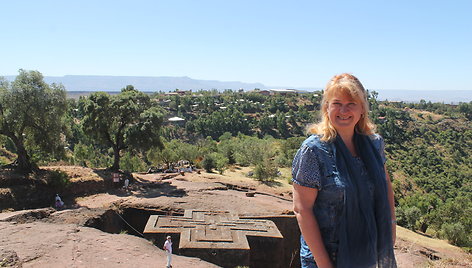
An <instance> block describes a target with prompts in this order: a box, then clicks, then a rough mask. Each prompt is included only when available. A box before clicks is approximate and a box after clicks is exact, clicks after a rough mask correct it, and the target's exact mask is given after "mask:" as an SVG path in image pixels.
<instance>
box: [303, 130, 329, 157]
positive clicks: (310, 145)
mask: <svg viewBox="0 0 472 268" xmlns="http://www.w3.org/2000/svg"><path fill="white" fill-rule="evenodd" d="M300 149H301V151H310V152H311V153H314V154H316V155H319V154H323V153H327V154H330V153H331V152H332V148H331V143H329V142H325V141H322V140H321V136H320V135H317V134H312V135H311V136H309V137H308V138H306V139H305V141H303V143H302V145H301V146H300Z"/></svg>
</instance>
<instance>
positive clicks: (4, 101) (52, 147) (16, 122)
mask: <svg viewBox="0 0 472 268" xmlns="http://www.w3.org/2000/svg"><path fill="white" fill-rule="evenodd" d="M66 110H67V101H66V93H65V89H64V87H63V86H62V85H56V84H51V85H48V84H47V83H45V82H44V81H43V76H42V74H41V73H40V72H38V71H25V70H21V69H20V70H19V74H18V76H17V77H16V79H15V81H13V82H12V83H11V84H10V83H8V82H6V81H4V80H2V81H0V134H2V135H5V136H7V137H8V138H10V139H11V141H12V142H13V143H14V144H15V147H16V153H17V156H18V158H17V166H16V168H17V169H18V170H20V171H22V172H27V173H29V172H31V171H33V170H35V169H37V168H38V167H37V165H36V164H35V163H33V162H32V160H31V155H30V154H29V152H28V145H30V146H31V147H35V148H37V149H39V150H41V151H42V152H45V153H54V152H58V151H60V150H63V148H64V146H63V139H62V138H61V133H62V130H63V128H64V124H63V122H64V121H63V119H64V115H65V113H66Z"/></svg>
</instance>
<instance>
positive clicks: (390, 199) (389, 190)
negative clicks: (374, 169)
mask: <svg viewBox="0 0 472 268" xmlns="http://www.w3.org/2000/svg"><path fill="white" fill-rule="evenodd" d="M384 169H385V178H386V179H387V194H388V202H389V204H390V215H391V217H392V241H393V244H394V245H395V240H396V239H397V220H396V219H397V218H396V216H395V199H394V196H393V188H392V182H391V181H390V176H389V175H388V171H387V166H384Z"/></svg>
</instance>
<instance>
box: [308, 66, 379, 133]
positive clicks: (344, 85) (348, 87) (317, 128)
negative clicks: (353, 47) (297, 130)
mask: <svg viewBox="0 0 472 268" xmlns="http://www.w3.org/2000/svg"><path fill="white" fill-rule="evenodd" d="M336 93H341V94H344V93H345V94H348V95H349V96H350V97H351V98H353V99H354V100H356V101H358V102H360V103H361V105H362V107H363V110H364V113H363V115H362V116H361V118H360V119H359V122H357V124H356V126H355V131H356V132H357V133H359V134H364V135H371V134H374V133H375V130H376V126H375V125H374V123H372V121H371V120H370V118H369V102H368V101H367V92H366V90H365V89H364V86H363V85H362V84H361V82H360V81H359V79H357V77H355V76H354V75H351V74H347V73H343V74H338V75H335V76H334V77H333V78H332V79H331V80H330V81H329V82H328V84H327V85H326V88H325V90H324V92H323V99H322V100H321V111H320V112H321V113H320V117H321V121H320V122H319V123H316V124H311V125H309V126H308V127H307V132H308V133H311V134H318V135H319V136H320V140H322V141H325V142H329V141H332V140H333V139H334V138H336V136H337V135H338V133H337V131H336V129H335V128H334V126H333V125H332V124H331V121H330V120H329V117H328V104H329V101H330V100H331V99H332V98H333V96H334V95H335V94H336Z"/></svg>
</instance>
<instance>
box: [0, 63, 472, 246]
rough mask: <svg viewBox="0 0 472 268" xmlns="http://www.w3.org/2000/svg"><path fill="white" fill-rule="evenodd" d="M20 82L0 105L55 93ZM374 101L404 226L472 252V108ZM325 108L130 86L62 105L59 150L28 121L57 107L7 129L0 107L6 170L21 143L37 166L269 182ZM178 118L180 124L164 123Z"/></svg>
mask: <svg viewBox="0 0 472 268" xmlns="http://www.w3.org/2000/svg"><path fill="white" fill-rule="evenodd" d="M22 74H23V80H22V81H15V82H14V83H12V84H9V83H6V82H4V81H3V82H2V81H0V82H2V83H0V99H1V101H2V104H3V103H4V102H5V101H7V100H9V101H10V102H11V101H15V100H19V98H16V97H15V96H17V95H15V94H19V93H21V94H20V95H21V96H23V97H22V98H23V99H27V98H28V97H31V96H33V97H34V96H36V95H35V94H30V93H31V92H34V90H35V88H41V87H46V88H49V86H48V85H47V84H45V83H44V82H42V80H41V79H42V78H41V76H40V74H39V73H34V75H31V74H28V73H25V72H23V73H22ZM28 75H29V76H28ZM31 76H32V77H33V78H34V79H32V80H31V79H30V80H28V77H31ZM32 85H33V86H32ZM51 88H56V86H51ZM266 94H268V95H266ZM376 96H377V94H376V93H375V92H371V94H370V99H369V101H370V104H371V109H372V112H371V117H372V118H373V120H374V122H375V123H376V124H377V126H378V132H379V133H380V134H381V135H382V136H383V137H384V138H385V140H386V153H387V157H388V159H389V160H388V161H387V167H388V170H389V172H390V174H391V177H392V180H393V185H394V191H395V200H396V206H397V214H398V223H399V224H400V225H402V226H404V227H407V228H409V229H412V230H419V231H422V232H425V233H427V234H429V235H432V236H436V237H440V238H445V239H447V240H449V241H450V242H451V243H453V244H455V245H459V246H462V247H464V248H470V247H471V246H472V245H471V243H472V234H471V230H472V185H471V184H472V183H471V180H470V178H471V175H472V159H471V157H470V156H471V153H472V124H471V121H472V103H462V104H460V105H448V104H441V103H427V102H425V101H421V102H420V103H417V104H412V103H402V102H383V101H378V100H377V99H376ZM320 100H321V92H315V93H291V94H290V93H288V94H286V95H282V94H277V93H272V94H270V92H264V91H260V90H254V91H251V92H235V91H232V90H226V91H225V92H217V91H198V92H173V93H172V94H165V93H156V94H154V95H152V96H149V95H146V94H142V93H141V92H140V91H139V90H137V89H135V88H134V87H133V86H130V85H129V86H126V87H124V88H123V90H122V92H121V93H120V94H117V95H109V94H108V93H105V92H96V93H93V94H91V95H90V96H88V97H81V98H80V99H78V100H74V99H68V100H67V103H66V104H65V106H64V104H63V103H60V105H62V108H61V109H60V110H63V109H65V112H64V114H63V115H62V114H61V116H60V117H57V120H58V121H57V122H55V121H54V117H51V118H49V119H48V120H50V122H48V123H47V124H49V125H54V126H55V127H54V133H53V134H54V135H53V136H54V137H60V138H59V139H56V140H55V141H54V145H55V146H54V150H46V149H47V146H44V145H47V144H48V143H47V141H48V140H47V139H46V137H47V135H48V133H47V126H42V125H41V124H43V122H41V121H35V119H36V117H28V116H29V114H28V112H31V111H35V113H36V114H40V111H41V109H44V110H45V111H48V109H52V110H54V109H53V108H52V107H51V106H54V102H50V101H45V102H44V103H47V105H43V106H41V107H37V108H38V109H22V110H21V111H22V113H23V114H22V117H21V118H28V119H29V120H26V121H25V125H19V124H18V122H17V121H14V120H13V121H8V120H11V118H8V117H7V115H8V114H9V113H11V111H12V110H8V109H14V107H15V105H21V102H18V103H10V105H8V106H0V110H1V113H0V124H1V127H2V129H3V132H0V134H1V135H0V142H1V144H2V145H3V149H2V151H1V157H0V161H1V162H2V163H1V164H9V163H10V162H11V160H12V156H14V155H18V154H19V151H18V148H17V146H16V144H20V145H21V146H22V148H21V149H22V150H21V154H24V153H25V152H27V155H26V156H27V157H26V156H25V157H23V158H24V159H29V160H30V161H31V163H33V164H34V165H31V166H33V167H34V166H44V165H57V164H60V163H63V164H74V165H81V166H87V167H92V168H94V167H102V168H105V167H108V168H110V169H111V170H119V169H120V170H123V171H130V172H134V171H146V170H148V169H149V168H150V167H153V168H154V169H162V170H164V169H173V168H176V163H177V162H178V161H179V160H186V161H188V164H186V165H194V166H197V167H201V168H205V169H206V170H208V171H212V170H215V171H217V172H219V173H224V172H225V170H226V169H228V168H230V167H232V166H234V165H239V166H246V167H250V168H251V170H252V172H251V173H252V174H251V175H252V176H253V177H254V178H255V179H257V180H260V181H263V182H267V183H270V182H271V181H273V180H274V178H276V177H279V176H283V177H285V178H286V179H287V180H289V179H290V176H289V175H287V174H286V173H285V174H284V173H281V172H279V169H281V168H289V167H290V166H291V161H292V159H293V156H294V154H295V152H296V150H297V149H298V148H299V146H300V144H301V142H302V141H303V140H304V139H305V138H306V136H305V133H304V129H305V127H306V126H307V125H308V124H309V123H311V122H315V121H316V120H317V118H318V112H317V111H318V109H319V104H320ZM29 103H30V105H34V101H33V102H29ZM9 107H11V108H9ZM175 116H177V117H180V118H182V119H184V120H183V121H178V122H169V121H168V120H167V119H168V118H170V117H175ZM37 118H39V119H40V117H39V116H37ZM11 122H15V125H10V126H14V127H17V129H15V131H16V132H15V133H17V135H16V136H11V137H13V138H11V137H8V135H6V134H5V133H6V131H7V130H9V128H7V127H8V126H7V124H11ZM18 134H20V135H18ZM16 137H18V138H19V139H21V143H18V141H14V140H13V139H16ZM58 143H60V145H58ZM23 149H24V150H23ZM11 167H15V165H12V166H11Z"/></svg>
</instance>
